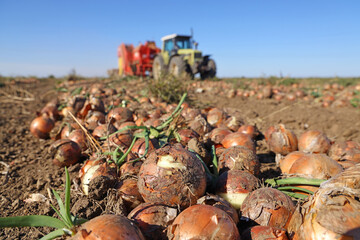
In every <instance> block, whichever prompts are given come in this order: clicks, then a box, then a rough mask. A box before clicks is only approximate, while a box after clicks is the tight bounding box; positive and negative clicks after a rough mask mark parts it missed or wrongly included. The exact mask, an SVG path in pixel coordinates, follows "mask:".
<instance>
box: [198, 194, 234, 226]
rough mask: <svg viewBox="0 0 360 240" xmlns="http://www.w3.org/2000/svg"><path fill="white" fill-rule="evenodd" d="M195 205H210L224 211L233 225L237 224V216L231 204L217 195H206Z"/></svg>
mask: <svg viewBox="0 0 360 240" xmlns="http://www.w3.org/2000/svg"><path fill="white" fill-rule="evenodd" d="M197 204H204V205H211V206H213V207H217V208H220V209H221V210H223V211H225V212H226V213H227V214H229V216H230V217H231V218H232V220H234V223H235V224H238V223H239V214H238V213H237V211H236V209H235V208H233V207H232V206H231V204H230V203H229V202H228V201H226V200H225V199H223V198H222V197H220V196H219V195H213V194H206V195H204V196H202V197H201V198H199V199H198V200H197Z"/></svg>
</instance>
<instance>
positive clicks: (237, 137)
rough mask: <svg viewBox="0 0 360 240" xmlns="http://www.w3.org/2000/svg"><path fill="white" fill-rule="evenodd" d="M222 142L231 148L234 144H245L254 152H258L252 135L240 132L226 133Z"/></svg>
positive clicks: (225, 146)
mask: <svg viewBox="0 0 360 240" xmlns="http://www.w3.org/2000/svg"><path fill="white" fill-rule="evenodd" d="M221 144H222V145H223V146H224V148H230V147H232V146H244V147H247V148H248V149H250V150H252V151H253V152H254V153H255V152H256V148H255V143H254V141H253V140H252V139H251V137H250V136H249V135H247V134H244V133H240V132H235V133H230V134H228V135H226V136H225V138H224V139H223V140H222V141H221Z"/></svg>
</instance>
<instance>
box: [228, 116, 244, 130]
mask: <svg viewBox="0 0 360 240" xmlns="http://www.w3.org/2000/svg"><path fill="white" fill-rule="evenodd" d="M224 124H225V126H226V127H227V128H228V129H230V130H232V131H237V130H238V129H239V127H240V126H241V125H244V121H243V120H242V118H241V117H239V116H238V114H236V115H233V116H230V117H228V118H227V119H226V120H225V123H224Z"/></svg>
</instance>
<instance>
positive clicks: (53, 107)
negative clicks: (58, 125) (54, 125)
mask: <svg viewBox="0 0 360 240" xmlns="http://www.w3.org/2000/svg"><path fill="white" fill-rule="evenodd" d="M40 114H41V115H43V114H46V115H47V116H49V117H50V118H51V119H52V120H54V121H56V120H58V119H59V118H60V114H59V111H58V102H57V99H55V100H53V101H50V102H48V103H47V104H46V105H45V107H43V109H41V111H40Z"/></svg>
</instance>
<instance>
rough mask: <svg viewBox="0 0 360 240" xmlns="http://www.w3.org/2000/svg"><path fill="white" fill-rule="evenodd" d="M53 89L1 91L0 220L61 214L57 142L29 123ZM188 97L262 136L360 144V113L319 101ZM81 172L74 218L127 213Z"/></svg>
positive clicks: (34, 235) (261, 144)
mask: <svg viewBox="0 0 360 240" xmlns="http://www.w3.org/2000/svg"><path fill="white" fill-rule="evenodd" d="M122 84H125V85H124V86H123V87H124V88H129V90H131V89H135V88H137V89H139V88H140V89H141V87H142V85H143V84H144V83H140V82H139V81H137V80H134V82H126V83H122ZM203 84H206V82H205V83H204V82H203ZM54 87H55V84H54V80H46V81H45V80H42V81H40V80H32V81H28V82H16V83H13V84H5V85H4V86H2V87H0V90H1V92H0V96H1V98H0V143H1V148H0V161H1V162H2V163H1V164H0V172H1V175H0V185H1V187H0V217H6V216H19V215H31V214H39V215H49V216H53V215H56V214H55V212H54V210H52V208H51V206H50V203H54V199H53V197H51V195H52V194H50V189H55V190H58V191H59V192H62V190H63V188H64V179H65V177H64V176H65V174H64V169H63V168H59V167H57V166H55V165H53V164H52V160H51V159H50V157H49V154H48V153H47V151H48V148H49V146H50V144H51V143H52V142H53V140H51V139H49V140H41V139H37V138H35V137H34V136H32V135H31V134H30V131H29V125H30V122H31V121H32V120H33V119H34V118H35V116H36V111H39V110H40V109H41V108H42V107H43V106H44V105H45V104H46V103H47V102H48V101H49V100H51V99H52V98H54V96H55V94H56V92H54V91H53V89H54ZM192 90H195V89H192ZM134 91H135V90H134ZM5 93H6V94H5ZM4 96H7V97H6V98H5V97H4ZM189 98H190V99H191V100H192V101H191V103H192V104H193V105H195V106H197V107H201V108H204V107H215V106H216V107H219V108H224V109H225V110H226V111H228V112H232V111H238V112H239V113H240V114H241V116H242V117H243V119H244V121H245V122H246V123H248V124H256V125H257V127H258V129H259V130H260V131H261V132H265V130H266V129H267V128H268V127H269V126H271V125H274V124H278V123H283V124H285V125H286V126H287V127H288V128H289V129H291V130H293V132H294V133H295V134H296V135H297V136H299V135H300V134H301V133H302V132H304V131H305V130H308V129H316V130H320V131H323V132H324V133H325V134H326V135H327V136H328V137H329V138H330V139H331V140H333V141H335V140H354V141H357V142H360V121H359V119H360V110H359V108H354V107H351V106H348V107H341V108H335V107H329V108H324V107H322V106H321V104H319V103H318V102H314V101H307V102H306V101H280V102H279V101H276V100H274V99H261V100H258V99H255V98H247V99H244V98H241V97H237V96H235V97H234V96H232V97H231V98H229V97H228V96H226V95H224V94H218V93H216V92H213V91H211V90H207V91H201V92H200V91H198V92H196V91H191V92H190V96H189ZM257 144H258V147H257V154H258V156H259V158H260V161H261V163H262V167H261V173H262V177H263V178H267V177H274V176H277V175H279V173H280V172H279V170H278V169H277V168H276V166H275V163H274V155H273V154H271V153H270V152H269V150H268V148H267V145H266V143H265V141H264V140H260V141H258V142H257ZM80 167H81V163H78V164H75V165H74V166H71V167H70V168H69V172H70V177H71V179H72V181H73V184H72V191H71V195H72V206H73V207H72V213H73V214H76V215H78V216H80V217H84V218H88V219H90V218H93V217H95V216H97V215H100V214H102V213H104V212H107V213H120V214H121V213H123V214H126V209H124V207H123V205H122V203H121V200H119V199H118V197H117V196H116V194H114V193H111V192H109V194H108V195H107V197H105V198H104V199H102V200H93V199H91V198H87V197H86V196H84V195H83V194H82V193H81V191H80V190H79V179H78V171H79V169H80ZM32 194H42V196H43V199H44V200H43V201H30V200H29V199H30V198H31V195H32ZM60 195H61V196H63V195H62V194H60ZM40 196H41V195H40ZM55 205H56V204H55ZM50 230H51V229H49V228H11V229H10V228H6V229H0V239H38V238H41V237H42V236H43V235H44V234H46V233H48V232H50Z"/></svg>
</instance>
